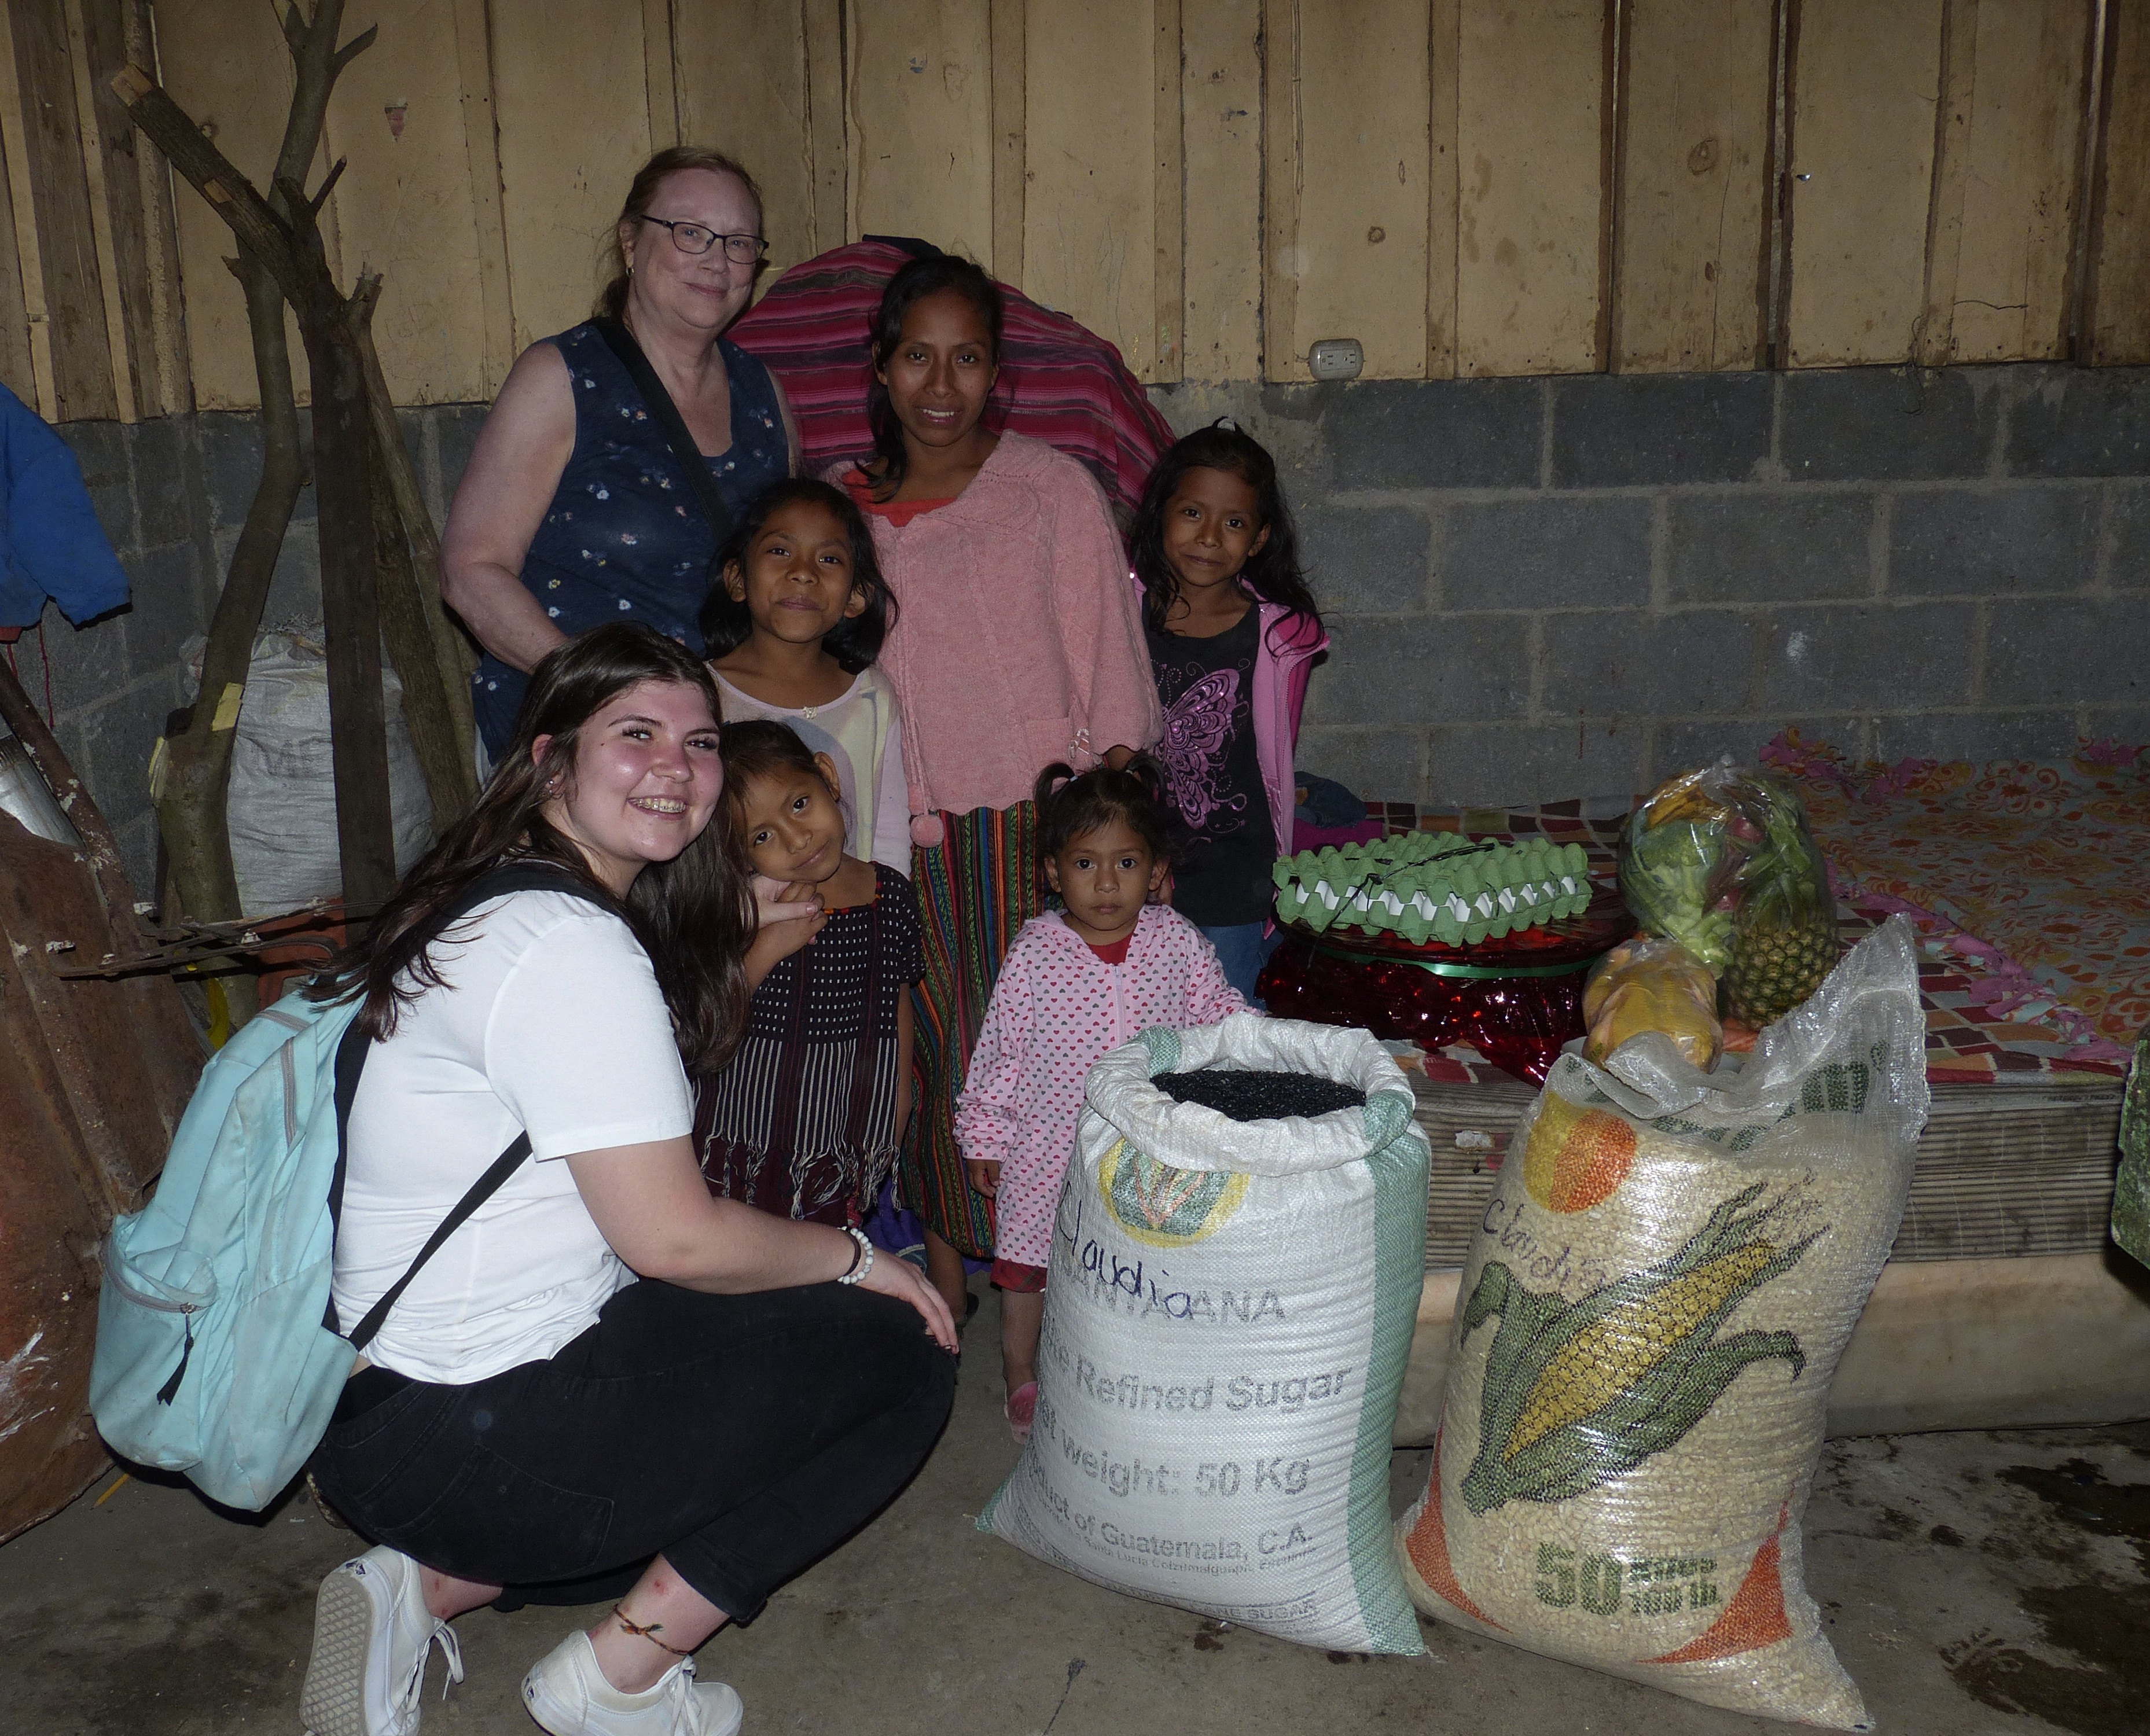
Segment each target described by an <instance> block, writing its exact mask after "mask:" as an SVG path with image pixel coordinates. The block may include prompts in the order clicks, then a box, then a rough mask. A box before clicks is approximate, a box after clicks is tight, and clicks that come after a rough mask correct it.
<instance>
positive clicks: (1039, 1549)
mask: <svg viewBox="0 0 2150 1736" xmlns="http://www.w3.org/2000/svg"><path fill="white" fill-rule="evenodd" d="M1209 1068H1219V1069H1224V1070H1226V1071H1228V1072H1288V1073H1299V1074H1313V1075H1316V1076H1318V1077H1320V1078H1323V1079H1327V1080H1334V1081H1335V1082H1339V1083H1340V1084H1344V1085H1346V1086H1350V1087H1354V1088H1356V1090H1357V1091H1358V1092H1362V1093H1365V1103H1364V1104H1363V1105H1361V1106H1356V1107H1351V1108H1339V1109H1334V1110H1331V1111H1330V1112H1328V1113H1323V1114H1315V1115H1289V1116H1284V1117H1282V1118H1269V1119H1262V1120H1246V1121H1240V1120H1234V1119H1231V1118H1228V1117H1227V1116H1226V1115H1224V1114H1222V1113H1219V1111H1218V1110H1216V1109H1213V1108H1205V1107H1204V1106H1203V1105H1202V1104H1200V1103H1193V1102H1175V1101H1173V1098H1170V1097H1168V1096H1167V1095H1166V1093H1165V1092H1164V1091H1163V1090H1160V1089H1159V1088H1158V1087H1157V1086H1155V1085H1153V1084H1152V1083H1151V1082H1150V1081H1151V1080H1152V1079H1153V1077H1156V1076H1158V1075H1159V1074H1163V1073H1173V1072H1182V1071H1184V1072H1199V1071H1200V1070H1203V1069H1209ZM1412 1106H1413V1099H1412V1096H1411V1086H1410V1084H1409V1082H1407V1081H1406V1079H1405V1078H1404V1076H1403V1073H1402V1072H1401V1070H1400V1069H1399V1068H1398V1067H1397V1066H1396V1064H1395V1062H1394V1061H1393V1060H1391V1059H1390V1057H1389V1056H1388V1055H1387V1054H1386V1053H1385V1052H1383V1050H1382V1048H1381V1047H1380V1044H1379V1043H1377V1042H1375V1041H1374V1040H1373V1038H1372V1037H1369V1036H1368V1035H1367V1034H1366V1033H1365V1032H1364V1031H1343V1030H1338V1029H1335V1028H1334V1027H1330V1026H1326V1025H1310V1024H1302V1023H1300V1022H1296V1021H1295V1020H1289V1019H1268V1018H1261V1017H1256V1016H1255V1015H1254V1014H1251V1013H1234V1015H1233V1016H1232V1017H1229V1018H1227V1019H1225V1020H1224V1021H1223V1022H1221V1023H1219V1024H1215V1025H1210V1026H1206V1027H1203V1028H1201V1029H1199V1030H1192V1031H1178V1032H1174V1031H1168V1030H1162V1029H1160V1030H1153V1031H1148V1032H1144V1033H1143V1036H1142V1037H1141V1038H1140V1039H1139V1040H1138V1041H1137V1042H1131V1043H1128V1044H1125V1045H1123V1047H1119V1048H1117V1049H1114V1050H1113V1051H1112V1052H1111V1053H1109V1054H1108V1055H1107V1056H1106V1057H1104V1058H1103V1060H1102V1061H1100V1062H1098V1064H1097V1066H1096V1067H1094V1068H1093V1070H1092V1072H1091V1073H1090V1078H1089V1083H1088V1088H1087V1091H1086V1093H1085V1105H1084V1108H1083V1116H1082V1120H1081V1121H1080V1123H1078V1127H1077V1130H1076V1135H1075V1152H1074V1154H1073V1157H1072V1160H1071V1161H1070V1163H1069V1164H1068V1166H1067V1180H1066V1182H1065V1183H1063V1185H1062V1189H1061V1194H1060V1204H1059V1210H1058V1214H1057V1218H1056V1219H1055V1222H1054V1226H1053V1237H1052V1259H1051V1261H1050V1264H1049V1265H1048V1267H1047V1274H1048V1275H1047V1283H1046V1290H1045V1325H1044V1332H1043V1336H1042V1341H1041V1343H1040V1345H1039V1347H1038V1357H1037V1388H1038V1396H1037V1417H1036V1421H1035V1422H1034V1423H1033V1425H1032V1431H1031V1437H1030V1444H1029V1446H1027V1447H1026V1448H1025V1449H1024V1451H1023V1456H1022V1461H1021V1462H1020V1463H1018V1464H1017V1466H1016V1468H1015V1471H1014V1472H1013V1474H1012V1475H1011V1476H1009V1478H1008V1480H1007V1482H1006V1483H1005V1484H1004V1485H1002V1488H1001V1490H1000V1492H999V1493H997V1495H995V1496H993V1498H992V1501H991V1502H990V1503H988V1504H987V1507H986V1510H985V1511H984V1513H983V1514H982V1515H981V1516H980V1517H979V1520H978V1527H979V1529H981V1530H982V1531H992V1532H997V1533H998V1534H999V1535H1000V1536H1001V1537H1005V1538H1006V1539H1007V1541H1008V1542H1011V1543H1013V1544H1014V1545H1016V1546H1017V1547H1018V1548H1020V1549H1023V1550H1026V1551H1027V1552H1029V1553H1031V1554H1032V1555H1034V1556H1036V1557H1038V1559H1039V1560H1041V1561H1044V1562H1050V1563H1051V1564H1052V1565H1053V1566H1055V1567H1064V1568H1066V1569H1067V1571H1068V1572H1071V1573H1074V1574H1078V1575H1079V1576H1080V1577H1083V1578H1084V1579H1088V1580H1091V1581H1093V1582H1096V1583H1098V1584H1099V1585H1103V1586H1109V1587H1112V1588H1113V1590H1115V1591H1120V1592H1128V1593H1129V1594H1131V1595H1132V1596H1134V1597H1148V1598H1150V1599H1152V1600H1153V1601H1155V1602H1160V1603H1171V1604H1176V1605H1178V1607H1180V1608H1182V1609H1189V1610H1193V1611H1194V1612H1196V1613H1198V1614H1201V1615H1206V1616H1213V1617H1217V1618H1219V1619H1220V1620H1224V1621H1229V1622H1236V1623H1237V1624H1239V1626H1241V1627H1254V1628H1258V1629H1259V1630H1260V1631H1261V1632H1263V1633H1271V1634H1274V1635H1275V1636H1276V1637H1277V1638H1280V1639H1288V1640H1295V1641H1297V1642H1298V1643H1300V1644H1301V1645H1308V1646H1321V1647H1325V1648H1330V1649H1333V1650H1336V1651H1345V1652H1392V1653H1419V1652H1422V1651H1423V1650H1424V1649H1425V1643H1424V1641H1423V1640H1422V1639H1421V1638H1420V1634H1419V1626H1418V1621H1417V1618H1416V1616H1415V1615H1414V1614H1413V1612H1412V1610H1411V1598H1410V1597H1409V1596H1408V1595H1407V1594H1406V1592H1405V1589H1404V1586H1403V1582H1402V1581H1401V1577H1399V1575H1398V1572H1397V1570H1396V1563H1395V1551H1394V1550H1393V1548H1392V1547H1391V1546H1390V1528H1391V1521H1390V1517H1389V1451H1390V1447H1389V1442H1390V1435H1391V1434H1392V1432H1393V1431H1394V1429H1395V1413H1396V1395H1397V1393H1398V1391H1399V1390H1400V1389H1401V1386H1402V1384H1403V1374H1404V1365H1405V1364H1406V1361H1407V1360H1409V1359H1410V1355H1411V1330H1412V1327H1413V1325H1414V1324H1415V1322H1416V1317H1417V1312H1418V1299H1419V1292H1420V1289H1421V1282H1422V1279H1423V1275H1424V1274H1423V1267H1424V1263H1425V1249H1426V1163H1427V1157H1428V1153H1427V1149H1426V1135H1425V1134H1424V1133H1421V1131H1420V1130H1419V1128H1418V1126H1417V1124H1416V1123H1415V1122H1414V1121H1413V1120H1412V1118H1411V1111H1412Z"/></svg>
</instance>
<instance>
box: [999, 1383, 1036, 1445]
mask: <svg viewBox="0 0 2150 1736" xmlns="http://www.w3.org/2000/svg"><path fill="white" fill-rule="evenodd" d="M1001 1408H1002V1410H1004V1411H1006V1412H1007V1420H1008V1433H1010V1434H1011V1435H1012V1436H1015V1444H1016V1445H1017V1446H1028V1445H1029V1443H1030V1426H1031V1424H1032V1421H1035V1420H1036V1418H1037V1381H1035V1380H1026V1381H1024V1382H1023V1383H1022V1385H1020V1386H1018V1387H1017V1388H1016V1390H1014V1391H1013V1392H1012V1393H1010V1394H1009V1395H1007V1404H1005V1405H1002V1407H1001Z"/></svg>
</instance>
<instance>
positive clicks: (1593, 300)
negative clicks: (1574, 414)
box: [1456, 0, 1611, 375]
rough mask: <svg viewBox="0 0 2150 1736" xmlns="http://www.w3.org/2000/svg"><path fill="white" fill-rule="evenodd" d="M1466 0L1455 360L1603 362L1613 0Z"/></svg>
mask: <svg viewBox="0 0 2150 1736" xmlns="http://www.w3.org/2000/svg"><path fill="white" fill-rule="evenodd" d="M1610 4H1611V0H1557V3H1547V4H1542V5H1538V6H1534V7H1517V6H1514V5H1511V4H1508V3H1507V0H1463V3H1462V20H1463V22H1462V33H1461V46H1460V51H1459V52H1460V57H1461V58H1460V60H1459V68H1460V70H1459V73H1458V88H1459V90H1460V92H1461V100H1460V103H1459V105H1458V106H1459V119H1458V122H1457V146H1456V154H1457V158H1458V159H1459V162H1460V164H1461V180H1462V193H1461V199H1460V201H1459V203H1460V214H1459V217H1458V222H1459V225H1460V227H1461V242H1460V244H1459V248H1458V252H1459V255H1460V258H1459V262H1458V264H1457V266H1456V371H1457V372H1458V373H1460V374H1464V375H1488V374H1540V373H1588V372H1591V371H1594V370H1596V369H1597V368H1599V367H1602V366H1603V365H1604V352H1603V350H1602V347H1601V346H1602V305H1603V297H1602V290H1601V285H1602V270H1603V268H1602V260H1603V257H1604V251H1605V249H1604V235H1603V225H1604V222H1605V215H1606V209H1605V156H1606V144H1607V141H1606V136H1605V117H1606V114H1607V99H1608V97H1609V93H1608V92H1607V90H1606V88H1605V58H1606V38H1605V29H1606V25H1605V19H1606V12H1607V8H1608V7H1609V6H1610Z"/></svg>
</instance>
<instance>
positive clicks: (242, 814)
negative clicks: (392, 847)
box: [226, 633, 433, 916]
mask: <svg viewBox="0 0 2150 1736" xmlns="http://www.w3.org/2000/svg"><path fill="white" fill-rule="evenodd" d="M381 711H382V715H383V717H384V719H385V720H386V724H387V726H388V805H389V812H390V814H391V824H392V825H394V827H395V831H396V872H397V873H398V874H401V873H402V871H404V870H405V869H406V868H408V867H409V866H410V865H411V864H412V863H413V862H415V861H416V860H418V858H419V857H420V856H421V855H424V854H425V852H426V846H427V845H430V844H432V841H433V807H432V798H431V797H430V796H429V795H427V794H426V775H425V773H424V772H423V771H422V770H421V769H420V767H419V765H418V752H417V749H416V748H414V747H412V746H411V726H410V725H409V724H407V723H406V722H405V721H404V719H403V684H402V682H401V681H400V680H399V679H397V678H396V671H395V670H394V669H391V668H389V667H388V666H387V664H385V663H384V664H382V665H381ZM333 740H334V737H333V734H332V733H331V727H330V722H329V666H328V658H327V654H326V653H325V652H324V651H323V650H322V648H320V646H319V645H318V644H316V643H314V642H313V641H311V640H310V639H306V638H301V637H300V636H299V635H297V634H295V633H263V634H262V635H261V636H260V638H257V639H256V640H255V642H254V661H253V663H252V664H251V665H250V667H249V668H248V669H247V672H246V689H245V699H243V700H242V701H241V702H240V709H239V734H238V736H237V739H235V740H234V742H233V743H232V747H231V790H230V796H229V798H228V800H227V806H226V815H227V818H226V829H227V830H229V832H230V835H231V868H232V874H233V876H234V877H235V879H236V880H237V881H238V882H239V907H240V911H242V912H243V913H244V914H245V915H246V916H275V915H276V914H278V913H280V912H281V911H288V910H295V909H296V908H297V907H298V906H300V905H302V904H305V903H307V902H308V901H310V900H312V899H315V898H334V897H336V896H338V895H339V894H340V893H341V891H342V890H343V862H342V858H341V855H340V853H339V851H338V848H337V845H336V765H335V749H334V747H333Z"/></svg>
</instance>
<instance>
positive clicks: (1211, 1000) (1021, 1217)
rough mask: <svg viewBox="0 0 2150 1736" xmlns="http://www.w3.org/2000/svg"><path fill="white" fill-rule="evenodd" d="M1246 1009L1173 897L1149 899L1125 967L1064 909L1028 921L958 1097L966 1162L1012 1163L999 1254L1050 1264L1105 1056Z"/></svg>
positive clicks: (1001, 1207) (1001, 1201)
mask: <svg viewBox="0 0 2150 1736" xmlns="http://www.w3.org/2000/svg"><path fill="white" fill-rule="evenodd" d="M1246 1010H1247V1003H1246V1002H1244V1001H1243V1000H1241V999H1240V998H1239V991H1238V990H1237V989H1235V988H1234V987H1232V986H1231V984H1230V983H1229V982H1226V981H1225V980H1224V968H1223V966H1220V965H1219V963H1218V962H1217V953H1216V950H1215V949H1214V947H1212V946H1210V944H1209V941H1206V940H1204V938H1203V936H1202V931H1200V930H1199V929H1198V928H1197V927H1195V926H1194V924H1193V923H1192V922H1189V921H1188V920H1187V918H1186V917H1184V916H1181V915H1180V914H1179V912H1178V911H1175V910H1172V909H1170V908H1168V906H1164V905H1161V904H1153V905H1148V906H1144V907H1143V913H1142V918H1141V920H1140V921H1138V922H1137V923H1136V925H1135V931H1134V938H1133V941H1131V942H1130V943H1129V945H1128V956H1127V961H1126V962H1125V963H1124V964H1118V965H1108V964H1107V963H1106V962H1105V961H1104V960H1103V959H1102V958H1100V957H1098V955H1097V954H1096V953H1094V952H1093V951H1091V950H1090V948H1089V947H1088V945H1086V944H1085V943H1084V941H1083V938H1082V936H1079V935H1078V934H1077V933H1076V932H1075V931H1074V930H1073V929H1072V928H1070V927H1069V926H1067V924H1066V923H1065V922H1064V921H1062V920H1061V918H1060V915H1059V912H1057V911H1048V912H1047V914H1045V915H1044V916H1039V917H1037V919H1036V920H1035V921H1030V922H1026V923H1025V924H1024V925H1023V929H1022V933H1021V934H1019V935H1017V936H1016V941H1015V945H1014V946H1011V947H1009V948H1008V956H1007V962H1006V963H1005V964H1003V965H1002V966H1001V974H1000V979H999V981H998V982H995V983H994V985H993V998H992V1005H990V1006H989V1007H987V1009H986V1022H985V1027H984V1028H983V1029H982V1031H981V1032H979V1033H978V1047H977V1050H976V1051H975V1052H973V1053H972V1057H971V1070H970V1072H969V1074H968V1076H967V1080H966V1083H965V1085H964V1087H963V1094H962V1096H961V1098H958V1099H957V1100H956V1138H957V1140H958V1141H959V1142H961V1145H962V1148H963V1157H964V1159H965V1161H966V1162H974V1161H977V1160H978V1159H980V1158H983V1159H985V1160H986V1161H987V1162H997V1163H999V1164H1000V1166H1001V1191H1000V1193H999V1196H998V1198H997V1200H996V1201H995V1207H996V1215H997V1219H998V1224H999V1233H998V1235H997V1239H996V1241H995V1244H994V1249H993V1251H994V1252H995V1253H996V1254H998V1255H999V1256H1000V1257H1001V1258H1002V1259H1013V1260H1021V1261H1022V1262H1023V1264H1026V1265H1032V1266H1042V1265H1044V1264H1046V1263H1047V1259H1048V1257H1049V1256H1050V1254H1051V1253H1052V1214H1053V1211H1054V1209H1055V1207H1056V1206H1057V1204H1058V1203H1059V1199H1060V1182H1061V1178H1062V1177H1063V1176H1064V1175H1065V1174H1066V1173H1067V1159H1068V1158H1069V1156H1070V1155H1071V1154H1072V1153H1073V1151H1074V1148H1075V1122H1076V1118H1077V1117H1078V1116H1079V1115H1080V1114H1081V1113H1082V1109H1083V1081H1084V1080H1085V1079H1087V1078H1088V1077H1089V1072H1090V1069H1091V1067H1093V1066H1094V1065H1095V1064H1096V1062H1097V1060H1098V1057H1099V1056H1101V1055H1103V1053H1104V1052H1106V1051H1107V1050H1108V1049H1114V1048H1118V1047H1119V1046H1120V1045H1121V1044H1122V1043H1123V1042H1132V1041H1133V1039H1134V1038H1136V1037H1139V1036H1140V1035H1141V1034H1142V1033H1143V1032H1144V1031H1146V1030H1148V1028H1149V1027H1151V1026H1153V1025H1171V1026H1173V1027H1177V1028H1179V1029H1185V1028H1187V1027H1189V1026H1194V1025H1214V1024H1215V1023H1216V1022H1217V1021H1218V1020H1219V1019H1221V1018H1223V1017H1224V1016H1225V1015H1226V1014H1227V1013H1234V1012H1245V1011H1246Z"/></svg>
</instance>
